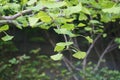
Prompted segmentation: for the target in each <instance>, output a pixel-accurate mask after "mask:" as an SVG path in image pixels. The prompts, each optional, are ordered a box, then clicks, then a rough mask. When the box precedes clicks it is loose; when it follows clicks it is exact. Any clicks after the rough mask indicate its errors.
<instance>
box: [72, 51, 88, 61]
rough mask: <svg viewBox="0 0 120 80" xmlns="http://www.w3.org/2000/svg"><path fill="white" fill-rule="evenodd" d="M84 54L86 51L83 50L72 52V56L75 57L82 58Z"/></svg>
mask: <svg viewBox="0 0 120 80" xmlns="http://www.w3.org/2000/svg"><path fill="white" fill-rule="evenodd" d="M85 56H86V52H83V51H78V52H76V53H74V54H73V57H75V58H77V59H84V58H85Z"/></svg>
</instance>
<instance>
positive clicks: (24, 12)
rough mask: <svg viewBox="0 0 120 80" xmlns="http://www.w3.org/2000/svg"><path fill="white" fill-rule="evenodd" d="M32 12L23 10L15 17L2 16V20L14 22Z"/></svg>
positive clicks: (0, 18) (0, 17)
mask: <svg viewBox="0 0 120 80" xmlns="http://www.w3.org/2000/svg"><path fill="white" fill-rule="evenodd" d="M30 12H32V10H23V11H21V12H18V13H17V14H15V15H12V16H0V20H14V19H16V18H17V17H19V16H22V15H24V14H27V13H30Z"/></svg>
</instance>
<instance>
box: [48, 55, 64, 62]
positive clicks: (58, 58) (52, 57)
mask: <svg viewBox="0 0 120 80" xmlns="http://www.w3.org/2000/svg"><path fill="white" fill-rule="evenodd" d="M62 57H63V54H60V53H58V54H55V55H52V56H50V58H51V59H53V60H55V61H57V60H61V59H62Z"/></svg>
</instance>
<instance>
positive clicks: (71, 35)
mask: <svg viewBox="0 0 120 80" xmlns="http://www.w3.org/2000/svg"><path fill="white" fill-rule="evenodd" d="M54 30H55V32H56V33H58V34H67V35H69V36H70V37H75V36H76V35H75V34H73V33H72V32H71V31H69V30H67V29H66V28H62V29H54Z"/></svg>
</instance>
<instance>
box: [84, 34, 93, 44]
mask: <svg viewBox="0 0 120 80" xmlns="http://www.w3.org/2000/svg"><path fill="white" fill-rule="evenodd" d="M85 38H86V39H87V40H88V42H89V43H93V39H92V38H90V36H87V37H85Z"/></svg>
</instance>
